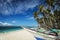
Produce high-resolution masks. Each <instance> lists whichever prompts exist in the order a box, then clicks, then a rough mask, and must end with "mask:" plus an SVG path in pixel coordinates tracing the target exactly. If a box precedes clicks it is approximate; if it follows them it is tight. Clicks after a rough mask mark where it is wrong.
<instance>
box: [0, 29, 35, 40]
mask: <svg viewBox="0 0 60 40" xmlns="http://www.w3.org/2000/svg"><path fill="white" fill-rule="evenodd" d="M0 40H36V39H35V37H34V35H32V34H31V33H30V32H28V31H26V30H25V29H23V30H17V31H12V32H8V33H4V34H3V33H0Z"/></svg>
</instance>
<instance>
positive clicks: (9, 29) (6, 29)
mask: <svg viewBox="0 0 60 40" xmlns="http://www.w3.org/2000/svg"><path fill="white" fill-rule="evenodd" d="M21 29H23V28H22V27H18V26H15V27H12V26H11V27H10V26H9V27H0V33H5V32H11V31H16V30H21Z"/></svg>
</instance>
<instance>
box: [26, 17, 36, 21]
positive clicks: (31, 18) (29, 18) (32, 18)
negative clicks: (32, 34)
mask: <svg viewBox="0 0 60 40" xmlns="http://www.w3.org/2000/svg"><path fill="white" fill-rule="evenodd" d="M27 19H28V20H35V19H34V17H28V18H27Z"/></svg>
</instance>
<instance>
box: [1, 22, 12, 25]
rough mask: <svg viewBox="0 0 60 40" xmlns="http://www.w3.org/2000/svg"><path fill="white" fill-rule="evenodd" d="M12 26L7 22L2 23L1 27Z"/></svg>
mask: <svg viewBox="0 0 60 40" xmlns="http://www.w3.org/2000/svg"><path fill="white" fill-rule="evenodd" d="M11 25H12V24H10V23H7V22H0V26H11Z"/></svg>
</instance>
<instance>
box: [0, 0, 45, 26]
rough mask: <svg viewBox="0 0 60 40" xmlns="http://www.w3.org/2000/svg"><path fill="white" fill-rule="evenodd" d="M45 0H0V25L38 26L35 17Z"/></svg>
mask: <svg viewBox="0 0 60 40" xmlns="http://www.w3.org/2000/svg"><path fill="white" fill-rule="evenodd" d="M43 3H44V1H43V0H0V25H13V26H19V25H21V26H23V25H24V26H37V22H36V21H35V19H34V17H33V13H34V11H36V10H37V6H38V5H41V4H43Z"/></svg>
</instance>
